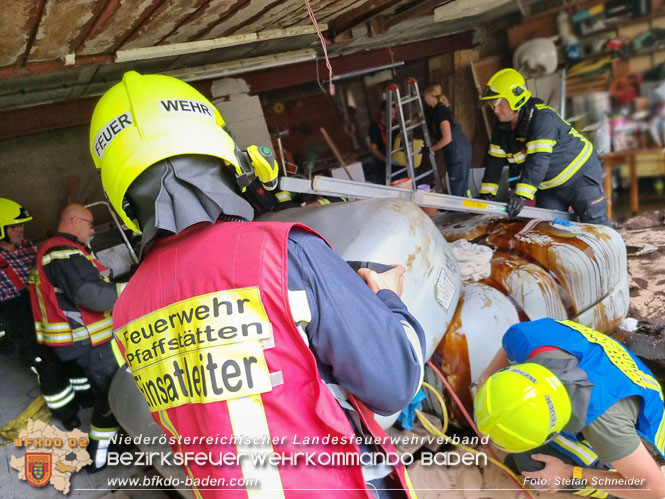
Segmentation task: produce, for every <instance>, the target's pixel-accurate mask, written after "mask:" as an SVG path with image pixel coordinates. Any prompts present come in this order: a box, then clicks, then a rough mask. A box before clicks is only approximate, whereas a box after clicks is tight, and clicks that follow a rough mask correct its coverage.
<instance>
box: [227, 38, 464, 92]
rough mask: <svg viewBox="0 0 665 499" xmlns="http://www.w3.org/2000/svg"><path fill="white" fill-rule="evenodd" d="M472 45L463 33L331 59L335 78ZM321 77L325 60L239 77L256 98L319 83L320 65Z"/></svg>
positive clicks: (324, 72) (325, 71)
mask: <svg viewBox="0 0 665 499" xmlns="http://www.w3.org/2000/svg"><path fill="white" fill-rule="evenodd" d="M472 46H473V31H464V32H461V33H455V34H453V35H448V36H441V37H438V38H432V39H429V40H423V41H421V42H414V43H407V44H404V45H396V46H392V47H388V48H381V49H376V50H368V51H366V52H358V53H355V54H349V55H345V56H340V57H332V58H331V59H330V64H331V65H332V68H333V71H334V75H343V74H346V73H352V72H354V71H361V70H363V69H367V68H373V67H378V66H385V65H389V64H394V63H395V62H398V61H411V60H414V59H422V58H425V57H432V56H435V55H440V54H445V53H448V52H453V51H455V50H460V49H468V48H471V47H472ZM317 64H318V65H319V66H318V74H319V77H322V76H321V75H327V74H328V73H327V70H326V67H325V61H324V60H321V59H320V60H317V61H313V62H304V63H299V64H292V65H289V66H284V67H278V68H274V69H267V70H264V71H255V72H252V73H248V74H244V75H242V74H241V75H238V77H240V78H243V79H244V80H245V81H246V82H247V84H248V85H249V88H250V91H251V94H253V95H256V94H259V93H262V92H268V91H270V90H276V89H279V88H286V87H292V86H296V85H302V84H304V83H310V82H314V81H316V78H317V76H316V75H317V66H316V65H317Z"/></svg>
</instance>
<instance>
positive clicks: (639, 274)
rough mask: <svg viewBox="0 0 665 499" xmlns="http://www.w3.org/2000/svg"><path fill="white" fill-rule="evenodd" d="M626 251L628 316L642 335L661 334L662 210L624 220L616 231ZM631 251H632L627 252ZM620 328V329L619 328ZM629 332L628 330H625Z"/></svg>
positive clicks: (664, 279)
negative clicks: (636, 322) (628, 293)
mask: <svg viewBox="0 0 665 499" xmlns="http://www.w3.org/2000/svg"><path fill="white" fill-rule="evenodd" d="M618 231H619V233H620V234H621V236H622V237H623V239H624V241H625V242H626V248H627V249H628V250H629V251H628V254H629V258H628V276H629V289H630V308H629V310H628V317H631V318H634V319H636V320H637V321H638V323H639V325H638V330H639V331H640V332H642V333H646V334H653V335H659V336H660V335H663V334H664V333H665V317H664V316H663V310H665V210H656V211H648V212H644V213H641V214H639V215H638V216H636V217H633V218H630V219H628V220H626V221H625V222H624V223H623V224H622V225H621V227H620V228H619V229H618ZM631 249H635V250H634V251H630V250H631ZM620 329H623V328H620ZM624 332H626V333H630V332H631V331H626V330H624Z"/></svg>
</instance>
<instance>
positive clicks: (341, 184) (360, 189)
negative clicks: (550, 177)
mask: <svg viewBox="0 0 665 499" xmlns="http://www.w3.org/2000/svg"><path fill="white" fill-rule="evenodd" d="M279 187H280V189H282V190H285V191H291V192H301V193H305V194H318V195H321V196H336V197H339V196H344V197H348V198H355V199H369V198H399V199H407V200H409V201H412V202H414V203H416V204H417V205H418V206H424V207H428V208H437V209H439V210H447V211H460V212H464V213H478V214H482V215H493V216H499V217H508V214H507V213H506V203H501V202H499V201H484V200H481V199H471V198H465V197H459V196H451V195H449V194H440V193H434V192H425V191H423V190H421V189H416V190H409V189H404V188H400V187H391V186H385V185H377V184H370V183H365V182H354V181H352V180H343V179H336V178H330V177H322V176H318V175H317V176H315V177H314V178H313V179H312V180H311V181H310V180H306V179H300V178H294V177H281V178H280V180H279ZM518 218H537V219H541V220H560V221H563V222H567V221H570V220H573V219H574V218H573V215H571V214H570V213H566V212H564V211H558V210H548V209H545V208H535V207H533V206H525V207H524V208H522V211H520V214H519V215H518Z"/></svg>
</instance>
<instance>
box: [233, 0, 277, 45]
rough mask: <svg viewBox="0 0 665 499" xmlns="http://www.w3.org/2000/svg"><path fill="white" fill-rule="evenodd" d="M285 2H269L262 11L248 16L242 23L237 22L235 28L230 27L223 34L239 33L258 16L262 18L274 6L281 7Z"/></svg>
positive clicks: (275, 0)
mask: <svg viewBox="0 0 665 499" xmlns="http://www.w3.org/2000/svg"><path fill="white" fill-rule="evenodd" d="M283 3H284V0H274V1H273V2H272V3H269V4H268V5H266V6H265V7H264V8H262V9H261V10H260V11H258V12H257V13H256V14H255V15H254V16H253V17H250V18H247V19H245V20H244V21H243V22H241V23H240V24H237V25H236V26H234V27H233V28H230V29H228V30H226V31H225V32H224V33H222V36H231V35H232V34H234V33H237V32H238V31H240V30H242V28H244V27H245V26H247V25H248V24H251V23H253V22H254V21H256V19H257V18H260V17H261V16H262V15H263V14H265V13H266V12H269V11H271V10H272V9H274V8H280V7H281V6H282V4H283Z"/></svg>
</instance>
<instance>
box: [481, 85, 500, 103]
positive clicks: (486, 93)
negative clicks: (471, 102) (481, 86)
mask: <svg viewBox="0 0 665 499" xmlns="http://www.w3.org/2000/svg"><path fill="white" fill-rule="evenodd" d="M499 97H501V96H500V95H499V94H498V93H497V92H496V90H493V89H492V87H490V86H489V85H487V86H486V87H485V90H483V93H482V94H481V95H480V100H490V99H498V98H499Z"/></svg>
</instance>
